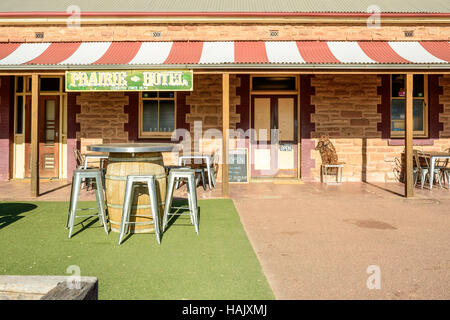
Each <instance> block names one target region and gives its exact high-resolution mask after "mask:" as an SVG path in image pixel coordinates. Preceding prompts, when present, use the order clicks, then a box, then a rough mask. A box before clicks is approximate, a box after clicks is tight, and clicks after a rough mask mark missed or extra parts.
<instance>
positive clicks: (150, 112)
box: [139, 91, 176, 138]
mask: <svg viewBox="0 0 450 320" xmlns="http://www.w3.org/2000/svg"><path fill="white" fill-rule="evenodd" d="M175 106H176V95H175V92H173V91H158V92H156V91H149V92H141V97H140V104H139V126H140V127H139V137H142V138H145V137H170V136H171V135H172V132H173V131H174V130H175V109H176V107H175Z"/></svg>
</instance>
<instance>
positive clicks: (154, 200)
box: [119, 175, 163, 245]
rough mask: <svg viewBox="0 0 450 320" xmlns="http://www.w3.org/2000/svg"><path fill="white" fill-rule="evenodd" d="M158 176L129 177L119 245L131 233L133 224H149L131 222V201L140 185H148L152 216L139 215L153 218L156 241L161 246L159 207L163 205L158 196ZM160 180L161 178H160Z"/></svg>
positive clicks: (126, 185)
mask: <svg viewBox="0 0 450 320" xmlns="http://www.w3.org/2000/svg"><path fill="white" fill-rule="evenodd" d="M156 178H157V177H156V176H155V175H128V176H127V178H126V184H125V196H124V201H123V210H122V221H121V223H120V235H119V245H120V244H121V243H122V239H123V236H124V235H125V233H127V232H129V229H130V225H131V224H135V225H137V224H147V223H148V222H131V221H130V216H131V201H132V199H133V191H134V188H135V187H136V186H138V185H139V184H142V183H144V184H146V185H147V188H148V194H149V197H150V206H151V215H145V216H144V215H139V216H140V217H152V218H153V222H152V223H153V225H154V227H155V235H156V241H157V242H158V244H161V232H160V228H161V223H160V221H159V206H160V205H162V204H163V203H159V201H158V197H157V196H156V192H157V191H156V183H155V180H156ZM158 178H159V177H158Z"/></svg>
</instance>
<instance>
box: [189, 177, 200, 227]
mask: <svg viewBox="0 0 450 320" xmlns="http://www.w3.org/2000/svg"><path fill="white" fill-rule="evenodd" d="M188 183H189V185H190V188H189V190H188V198H190V204H189V211H191V214H190V216H191V222H193V223H194V227H195V232H196V233H197V234H198V220H197V219H198V207H197V194H196V188H195V182H194V181H193V179H188Z"/></svg>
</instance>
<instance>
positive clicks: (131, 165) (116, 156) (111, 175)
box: [88, 143, 180, 233]
mask: <svg viewBox="0 0 450 320" xmlns="http://www.w3.org/2000/svg"><path fill="white" fill-rule="evenodd" d="M88 150H91V151H97V152H109V156H108V166H107V168H106V176H105V188H106V203H107V208H108V215H109V221H110V224H111V230H112V231H114V232H120V223H121V220H122V209H123V201H124V196H125V184H126V178H127V175H132V174H142V175H155V178H156V179H155V180H156V186H157V197H158V199H159V201H160V207H159V214H160V217H161V219H162V215H163V212H164V201H165V197H166V174H165V170H164V162H163V156H162V152H174V151H175V152H176V151H179V150H180V146H179V145H178V144H174V143H111V144H96V145H90V146H88ZM142 215H145V216H149V215H151V209H150V198H149V196H148V190H147V187H146V186H143V185H142V186H140V185H138V186H137V187H136V188H135V189H134V193H133V200H132V207H131V216H130V221H131V222H137V223H138V224H136V225H131V226H130V227H131V228H130V232H132V233H146V232H153V231H154V227H153V224H152V220H153V219H152V218H151V217H142Z"/></svg>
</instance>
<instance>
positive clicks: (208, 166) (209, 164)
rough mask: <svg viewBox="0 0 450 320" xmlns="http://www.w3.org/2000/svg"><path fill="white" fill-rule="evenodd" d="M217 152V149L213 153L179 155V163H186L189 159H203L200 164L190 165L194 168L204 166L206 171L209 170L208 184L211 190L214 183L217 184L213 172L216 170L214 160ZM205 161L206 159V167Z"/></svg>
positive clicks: (180, 164)
mask: <svg viewBox="0 0 450 320" xmlns="http://www.w3.org/2000/svg"><path fill="white" fill-rule="evenodd" d="M216 153H217V152H216V151H215V152H214V153H213V154H191V155H185V156H179V157H178V165H179V166H182V165H186V162H187V161H188V160H195V159H201V160H202V164H201V165H200V166H194V165H190V167H191V168H193V169H194V168H204V169H206V171H207V172H208V186H209V190H211V189H212V185H213V184H215V176H214V174H213V172H214V171H215V170H214V167H213V161H214V159H215V158H214V154H216ZM203 161H205V164H206V167H205V165H203ZM213 176H214V177H213ZM213 179H214V180H213ZM213 181H214V182H213Z"/></svg>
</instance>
